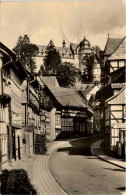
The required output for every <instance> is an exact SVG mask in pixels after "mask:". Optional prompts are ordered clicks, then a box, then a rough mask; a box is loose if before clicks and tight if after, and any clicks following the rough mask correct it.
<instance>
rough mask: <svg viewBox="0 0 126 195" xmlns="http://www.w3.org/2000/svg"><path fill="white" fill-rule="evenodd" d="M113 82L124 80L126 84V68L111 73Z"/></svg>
mask: <svg viewBox="0 0 126 195" xmlns="http://www.w3.org/2000/svg"><path fill="white" fill-rule="evenodd" d="M110 77H111V82H112V83H113V82H117V80H119V81H121V80H124V82H125V66H124V67H121V68H119V69H117V70H116V71H114V72H112V73H110Z"/></svg>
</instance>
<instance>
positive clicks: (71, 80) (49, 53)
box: [39, 40, 79, 87]
mask: <svg viewBox="0 0 126 195" xmlns="http://www.w3.org/2000/svg"><path fill="white" fill-rule="evenodd" d="M78 72H79V70H78V69H77V68H76V67H75V66H74V65H73V64H71V63H68V62H65V63H61V57H60V54H59V52H58V51H57V50H56V48H55V46H54V44H53V41H52V40H51V41H50V42H49V44H48V46H47V49H46V56H45V58H44V65H43V66H41V67H40V71H39V74H40V75H42V76H56V78H57V80H58V82H59V85H60V86H61V87H73V86H74V84H75V81H76V77H77V75H78Z"/></svg>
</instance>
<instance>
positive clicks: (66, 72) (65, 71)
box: [56, 62, 79, 88]
mask: <svg viewBox="0 0 126 195" xmlns="http://www.w3.org/2000/svg"><path fill="white" fill-rule="evenodd" d="M78 73H79V70H78V69H77V68H76V67H75V66H74V65H73V64H71V63H69V62H64V63H63V64H60V66H59V67H58V69H57V75H56V78H57V80H58V82H59V85H60V86H61V87H70V88H71V87H74V85H75V82H76V79H77V78H78Z"/></svg>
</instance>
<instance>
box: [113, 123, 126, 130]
mask: <svg viewBox="0 0 126 195" xmlns="http://www.w3.org/2000/svg"><path fill="white" fill-rule="evenodd" d="M113 128H114V129H115V128H117V129H126V123H115V124H113Z"/></svg>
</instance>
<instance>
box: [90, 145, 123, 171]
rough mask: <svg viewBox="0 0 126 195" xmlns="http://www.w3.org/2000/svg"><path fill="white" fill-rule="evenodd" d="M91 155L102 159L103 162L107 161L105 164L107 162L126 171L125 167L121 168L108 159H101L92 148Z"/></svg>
mask: <svg viewBox="0 0 126 195" xmlns="http://www.w3.org/2000/svg"><path fill="white" fill-rule="evenodd" d="M91 153H92V154H93V156H97V157H98V158H99V159H101V160H103V161H105V162H107V163H110V164H112V165H115V166H117V167H119V168H121V169H124V170H126V167H123V166H121V165H118V164H116V163H113V162H111V161H109V160H106V159H104V158H102V157H100V156H99V155H98V154H96V153H95V152H93V150H92V147H91Z"/></svg>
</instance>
